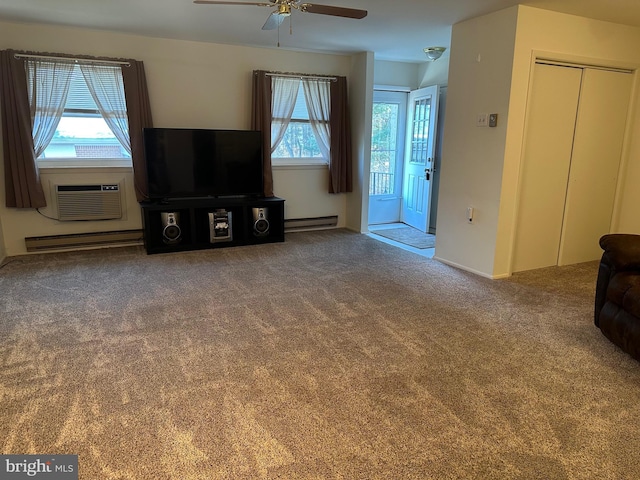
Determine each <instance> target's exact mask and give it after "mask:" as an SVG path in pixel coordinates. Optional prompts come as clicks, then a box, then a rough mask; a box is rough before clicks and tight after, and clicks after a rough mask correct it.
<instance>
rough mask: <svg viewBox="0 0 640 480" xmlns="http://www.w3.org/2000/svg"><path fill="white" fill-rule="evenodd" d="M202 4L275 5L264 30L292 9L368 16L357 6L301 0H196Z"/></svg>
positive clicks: (270, 28)
mask: <svg viewBox="0 0 640 480" xmlns="http://www.w3.org/2000/svg"><path fill="white" fill-rule="evenodd" d="M193 3H197V4H200V5H257V6H259V7H275V10H274V11H273V12H271V15H269V18H267V21H266V22H265V24H264V25H263V26H262V29H263V30H275V29H276V28H278V27H279V26H280V24H281V23H282V22H283V21H284V19H285V18H286V17H288V16H290V15H291V11H292V9H295V10H300V11H301V12H307V13H319V14H320V15H331V16H334V17H344V18H355V19H360V18H364V17H366V16H367V11H366V10H358V9H355V8H344V7H332V6H329V5H317V4H315V3H300V0H269V1H268V2H220V1H217V0H194V2H193Z"/></svg>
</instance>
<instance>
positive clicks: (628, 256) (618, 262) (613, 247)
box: [600, 233, 640, 271]
mask: <svg viewBox="0 0 640 480" xmlns="http://www.w3.org/2000/svg"><path fill="white" fill-rule="evenodd" d="M600 247H602V249H603V250H604V254H603V258H602V260H603V261H607V262H608V263H609V264H610V265H611V266H612V267H613V269H614V270H615V271H623V270H626V271H629V270H639V271H640V235H632V234H626V233H613V234H609V235H604V236H603V237H602V238H600Z"/></svg>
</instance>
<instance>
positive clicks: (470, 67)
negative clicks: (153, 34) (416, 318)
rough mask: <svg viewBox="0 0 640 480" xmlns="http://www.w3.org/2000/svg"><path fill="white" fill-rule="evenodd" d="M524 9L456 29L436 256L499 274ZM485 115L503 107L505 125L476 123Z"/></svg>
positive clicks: (482, 272) (499, 111) (500, 114)
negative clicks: (516, 63)
mask: <svg viewBox="0 0 640 480" xmlns="http://www.w3.org/2000/svg"><path fill="white" fill-rule="evenodd" d="M517 13H518V10H517V7H511V8H508V9H505V10H501V11H499V12H496V13H492V14H489V15H484V16H482V17H478V18H475V19H471V20H468V21H465V22H462V23H459V24H456V25H454V26H453V29H452V38H451V52H450V63H449V74H448V89H447V104H446V112H445V122H444V139H443V150H442V166H441V176H440V195H439V198H438V214H437V215H438V217H437V218H438V227H437V236H436V250H435V255H434V256H435V258H436V259H438V260H441V261H443V262H445V263H448V264H451V265H455V266H459V267H461V268H464V269H466V270H469V271H472V272H475V273H478V274H480V275H483V276H487V277H492V276H493V265H494V256H495V244H496V231H497V226H498V212H499V207H500V191H501V181H502V169H503V163H504V155H505V140H506V133H507V122H506V117H507V111H508V108H509V92H510V83H511V70H512V65H513V51H514V44H515V36H516V24H517ZM481 113H487V114H488V113H497V114H498V126H497V127H495V128H488V127H478V126H476V120H477V116H478V114H481ZM468 207H472V208H473V209H474V212H475V213H474V220H473V223H469V222H468V221H467V208H468Z"/></svg>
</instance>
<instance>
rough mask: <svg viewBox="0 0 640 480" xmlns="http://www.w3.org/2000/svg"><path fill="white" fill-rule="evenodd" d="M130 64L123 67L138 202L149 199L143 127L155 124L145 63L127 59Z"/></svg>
mask: <svg viewBox="0 0 640 480" xmlns="http://www.w3.org/2000/svg"><path fill="white" fill-rule="evenodd" d="M127 61H128V62H129V66H123V67H122V81H123V82H124V95H125V99H126V102H127V115H128V117H129V138H130V140H131V162H132V163H133V182H134V187H135V190H136V199H137V200H138V202H142V201H144V200H148V199H149V191H148V185H147V164H146V161H145V158H144V143H143V139H142V129H143V128H147V127H149V128H150V127H152V126H153V121H152V119H151V105H150V103H149V92H148V91H147V78H146V76H145V73H144V64H143V63H142V62H140V61H138V60H127Z"/></svg>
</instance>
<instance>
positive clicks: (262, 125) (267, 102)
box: [251, 70, 273, 197]
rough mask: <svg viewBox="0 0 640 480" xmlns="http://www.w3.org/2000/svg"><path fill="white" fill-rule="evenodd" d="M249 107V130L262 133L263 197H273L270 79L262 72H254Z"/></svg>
mask: <svg viewBox="0 0 640 480" xmlns="http://www.w3.org/2000/svg"><path fill="white" fill-rule="evenodd" d="M252 93H253V95H252V105H251V129H252V130H260V131H261V132H262V170H263V178H264V196H265V197H273V172H272V169H271V77H270V76H268V75H267V72H265V71H263V70H254V72H253V86H252Z"/></svg>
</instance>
